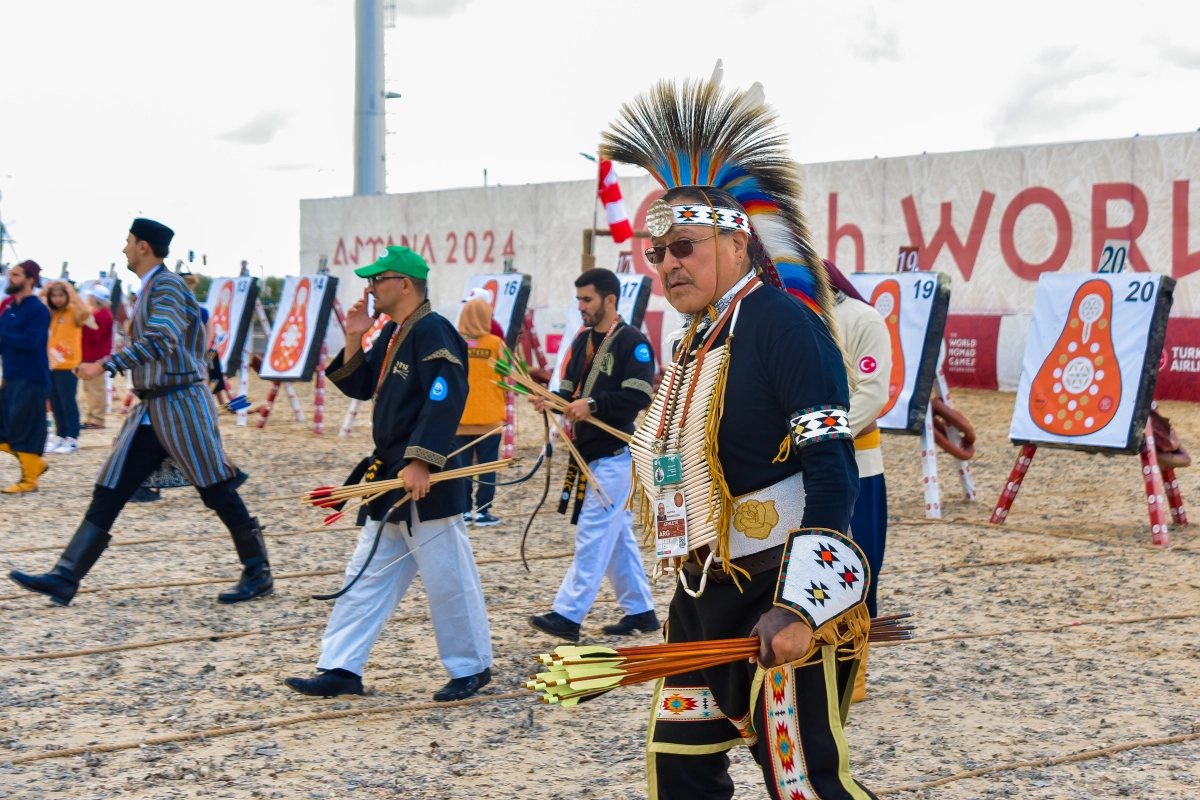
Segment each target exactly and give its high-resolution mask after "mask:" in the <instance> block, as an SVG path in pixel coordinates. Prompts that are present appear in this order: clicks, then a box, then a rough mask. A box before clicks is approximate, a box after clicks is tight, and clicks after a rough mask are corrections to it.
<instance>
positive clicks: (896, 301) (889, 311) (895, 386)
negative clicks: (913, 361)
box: [871, 280, 904, 417]
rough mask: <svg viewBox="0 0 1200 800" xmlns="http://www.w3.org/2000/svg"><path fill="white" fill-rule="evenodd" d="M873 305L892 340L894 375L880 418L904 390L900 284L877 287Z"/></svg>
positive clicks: (896, 282)
mask: <svg viewBox="0 0 1200 800" xmlns="http://www.w3.org/2000/svg"><path fill="white" fill-rule="evenodd" d="M871 305H873V306H875V310H876V311H878V312H879V316H881V317H883V321H884V322H885V323H886V324H887V329H888V335H889V336H890V337H891V339H892V374H891V375H890V376H889V377H888V399H887V402H886V403H884V405H883V410H882V411H880V412H879V416H881V417H882V416H884V415H886V414H887V413H888V412H889V411H891V410H892V406H894V405H896V400H897V399H899V397H900V390H901V389H903V388H904V351H903V348H902V347H901V345H900V283H899V281H894V280H886V281H883V282H881V283H880V284H879V285H878V286H876V287H875V291H874V292H873V293H872V294H871Z"/></svg>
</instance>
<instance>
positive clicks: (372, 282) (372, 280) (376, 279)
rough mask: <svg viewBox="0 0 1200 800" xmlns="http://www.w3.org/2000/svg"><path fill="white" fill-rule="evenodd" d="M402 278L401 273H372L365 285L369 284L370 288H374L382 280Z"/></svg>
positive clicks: (398, 279)
mask: <svg viewBox="0 0 1200 800" xmlns="http://www.w3.org/2000/svg"><path fill="white" fill-rule="evenodd" d="M402 280H404V276H403V275H372V276H371V277H369V278H367V285H368V286H370V287H371V288H372V289H374V288H375V287H376V286H378V285H379V284H380V283H381V282H383V281H402Z"/></svg>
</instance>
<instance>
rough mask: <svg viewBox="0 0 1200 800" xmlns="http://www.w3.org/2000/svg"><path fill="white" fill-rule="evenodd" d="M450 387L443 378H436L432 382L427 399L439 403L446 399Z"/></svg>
mask: <svg viewBox="0 0 1200 800" xmlns="http://www.w3.org/2000/svg"><path fill="white" fill-rule="evenodd" d="M449 392H450V387H448V386H446V379H445V378H438V379H437V380H435V381H434V382H433V387H432V388H430V390H429V399H430V400H432V401H433V402H435V403H440V402H441V401H443V400H445V399H446V395H447V394H449Z"/></svg>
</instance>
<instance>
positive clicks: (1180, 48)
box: [1155, 39, 1200, 69]
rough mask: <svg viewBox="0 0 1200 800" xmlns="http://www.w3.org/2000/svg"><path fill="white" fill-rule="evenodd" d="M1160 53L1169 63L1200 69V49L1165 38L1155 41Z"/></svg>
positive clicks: (1185, 67)
mask: <svg viewBox="0 0 1200 800" xmlns="http://www.w3.org/2000/svg"><path fill="white" fill-rule="evenodd" d="M1155 45H1156V46H1157V47H1158V54H1159V55H1160V56H1162V59H1163V61H1166V62H1167V63H1168V64H1170V65H1172V66H1175V67H1181V68H1182V69H1200V49H1197V48H1195V47H1185V46H1184V45H1181V44H1174V43H1172V42H1168V41H1167V40H1165V39H1159V40H1158V41H1156V42H1155Z"/></svg>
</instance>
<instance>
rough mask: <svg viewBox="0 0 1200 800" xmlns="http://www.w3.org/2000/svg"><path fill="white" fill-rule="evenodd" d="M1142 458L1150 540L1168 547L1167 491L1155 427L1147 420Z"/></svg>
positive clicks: (1169, 535)
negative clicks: (1160, 463)
mask: <svg viewBox="0 0 1200 800" xmlns="http://www.w3.org/2000/svg"><path fill="white" fill-rule="evenodd" d="M1139 455H1140V456H1141V459H1142V480H1143V481H1144V482H1145V484H1146V508H1147V510H1148V511H1149V512H1150V541H1151V542H1153V543H1154V544H1157V545H1161V546H1162V547H1167V546H1168V545H1170V544H1171V534H1170V531H1169V529H1168V527H1167V511H1166V509H1165V508H1164V506H1165V505H1166V502H1167V498H1166V492H1164V491H1163V481H1162V473H1161V472H1160V471H1159V469H1158V451H1157V450H1156V449H1155V447H1154V429H1153V427H1151V425H1150V423H1149V421H1147V422H1146V440H1145V441H1144V442H1142V450H1141V452H1140V453H1139Z"/></svg>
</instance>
